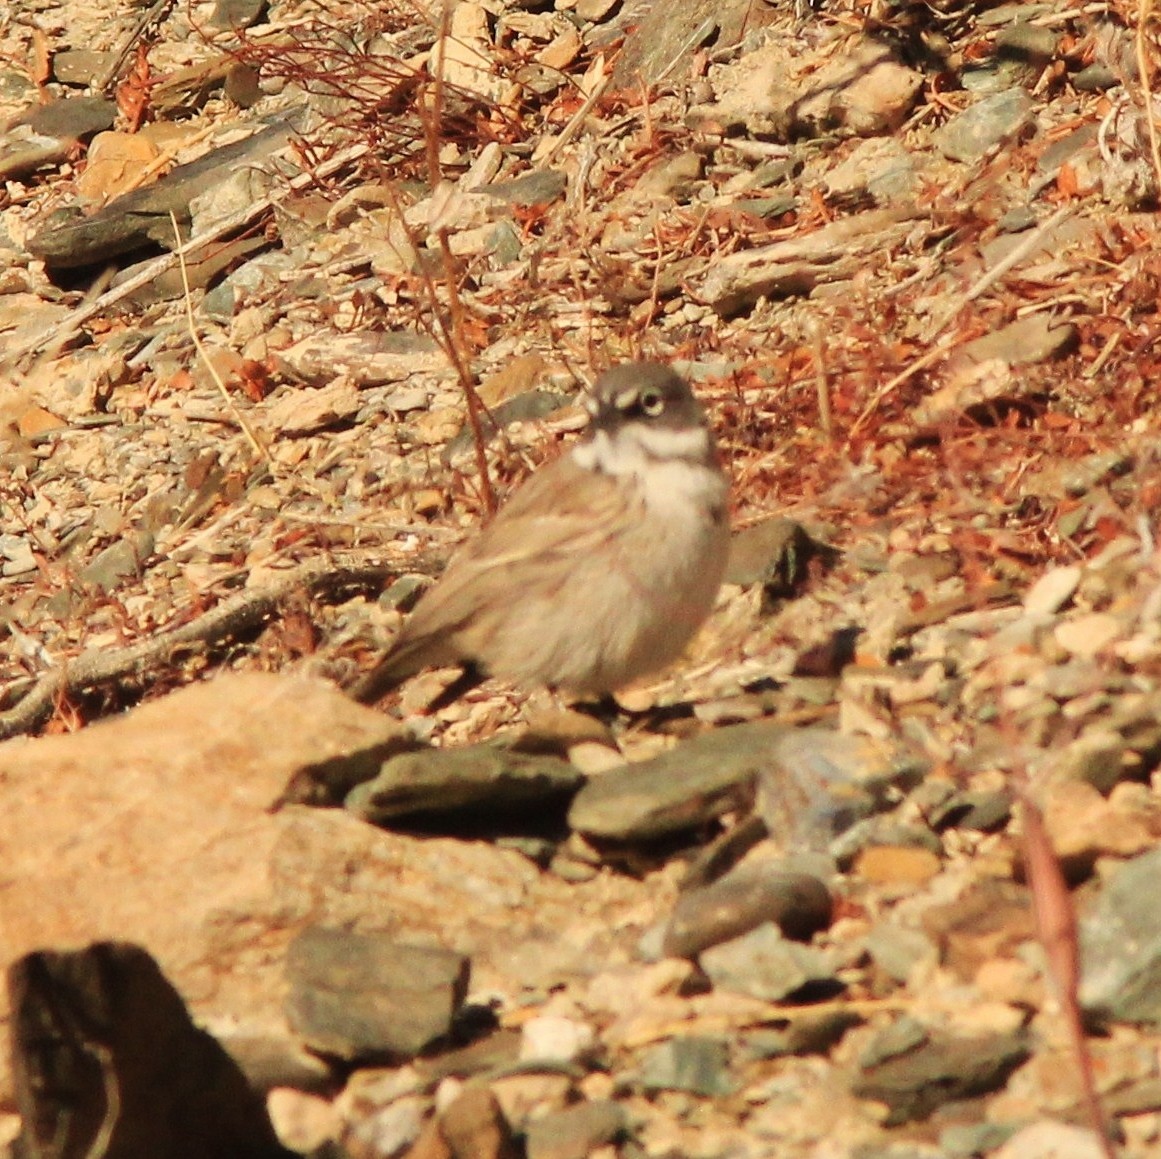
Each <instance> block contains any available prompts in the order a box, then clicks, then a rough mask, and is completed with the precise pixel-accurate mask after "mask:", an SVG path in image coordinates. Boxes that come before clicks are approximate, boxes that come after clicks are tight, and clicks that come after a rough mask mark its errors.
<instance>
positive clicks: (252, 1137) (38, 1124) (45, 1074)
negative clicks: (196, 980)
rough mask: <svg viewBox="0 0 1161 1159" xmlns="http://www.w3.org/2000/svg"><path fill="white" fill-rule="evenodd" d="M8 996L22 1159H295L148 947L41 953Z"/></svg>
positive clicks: (116, 945)
mask: <svg viewBox="0 0 1161 1159" xmlns="http://www.w3.org/2000/svg"><path fill="white" fill-rule="evenodd" d="M8 990H9V995H10V999H11V1005H12V1021H11V1036H12V1057H13V1064H14V1065H13V1069H14V1074H15V1083H16V1098H17V1105H18V1108H19V1110H20V1115H21V1119H22V1122H23V1131H22V1134H21V1136H20V1140H19V1147H20V1152H19V1153H20V1155H21V1156H22V1159H72V1157H77V1159H79V1157H81V1156H89V1155H97V1154H100V1155H102V1156H104V1157H105V1159H157V1157H158V1156H165V1157H166V1159H207V1157H209V1156H218V1155H222V1156H225V1155H231V1156H238V1157H239V1159H259V1157H262V1159H266V1157H270V1159H275V1157H286V1159H289V1156H290V1152H288V1151H286V1150H285V1149H284V1148H283V1147H282V1146H281V1145H280V1144H279V1143H278V1140H277V1138H276V1136H275V1134H274V1129H273V1127H272V1126H271V1124H270V1120H269V1118H268V1117H267V1114H266V1107H265V1104H264V1102H263V1099H262V1097H261V1095H259V1094H258V1093H256V1092H255V1091H254V1090H252V1089H251V1088H250V1086H249V1085H248V1084H247V1082H246V1079H245V1077H244V1076H243V1074H242V1072H241V1071H240V1070H239V1069H238V1066H237V1064H236V1063H235V1062H234V1061H233V1059H231V1058H230V1056H229V1055H228V1054H227V1053H226V1052H225V1051H224V1050H223V1049H222V1048H221V1046H220V1045H219V1044H218V1043H217V1042H216V1041H215V1040H214V1039H213V1037H211V1036H210V1035H209V1034H207V1033H206V1032H205V1031H204V1030H199V1029H198V1028H197V1027H196V1026H194V1024H193V1022H192V1020H191V1019H190V1016H189V1014H188V1013H187V1011H186V1008H185V1005H184V1004H183V1003H182V1000H181V998H180V997H179V995H178V993H177V991H176V990H175V989H174V988H173V987H172V986H171V985H170V983H169V982H168V981H167V980H166V978H165V976H164V975H163V974H162V973H161V970H160V969H159V968H158V966H157V963H156V962H155V961H154V960H153V959H152V958H151V957H150V956H149V954H147V953H146V952H145V950H143V949H141V948H140V947H138V946H133V945H130V944H128V943H123V942H97V943H94V944H92V945H90V946H88V947H87V948H86V949H83V950H75V951H67V952H66V951H53V950H43V951H38V952H36V953H33V954H28V955H26V956H25V957H23V958H20V959H19V960H17V961H16V962H14V963H13V965H12V966H11V967H10V968H9V970H8Z"/></svg>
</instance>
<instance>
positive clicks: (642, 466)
mask: <svg viewBox="0 0 1161 1159" xmlns="http://www.w3.org/2000/svg"><path fill="white" fill-rule="evenodd" d="M572 457H573V459H574V460H575V461H576V463H577V464H578V465H579V466H581V467H584V468H585V469H586V470H588V471H600V472H601V473H602V474H605V475H644V474H647V473H648V472H649V471H650V469H651V468H653V467H655V466H657V465H658V464H660V463H688V464H690V465H694V464H696V465H697V466H699V467H706V466H709V465H710V463H711V462H712V456H711V454H710V439H709V432H708V431H706V430H705V429H704V428H703V427H696V426H689V427H662V426H647V425H646V424H645V423H627V424H626V425H625V426H622V427H619V428H618V429H617V430H616V431H615V432H614V433H613V434H610V433H609V432H608V431H595V432H594V433H593V436H592V438H591V439H589V440H587V441H586V442H583V443H578V444H577V445H576V446H575V447H573V449H572Z"/></svg>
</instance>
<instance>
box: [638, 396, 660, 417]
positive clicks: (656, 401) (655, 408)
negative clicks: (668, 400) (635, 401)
mask: <svg viewBox="0 0 1161 1159" xmlns="http://www.w3.org/2000/svg"><path fill="white" fill-rule="evenodd" d="M664 409H665V396H664V395H663V394H662V393H661V391H659V390H646V391H643V392H642V394H641V410H642V411H643V412H644V413H645V414H647V415H649V416H650V417H654V416H656V415H659V414H660V413H661V412H662V411H663V410H664Z"/></svg>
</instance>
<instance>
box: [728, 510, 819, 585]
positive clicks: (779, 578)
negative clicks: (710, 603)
mask: <svg viewBox="0 0 1161 1159" xmlns="http://www.w3.org/2000/svg"><path fill="white" fill-rule="evenodd" d="M820 550H830V552H831V554H832V555H833V554H837V553H835V552H834V551H833V549H825V548H823V546H822V545H821V544H818V543H815V541H814V540H813V539H811V538H810V536H809V535H808V534H807V532H806V529H805V528H804V527H803V526H802V524H800V523H795V522H794V520H793V519H783V518H781V517H777V518H774V519H766V520H763V522H761V523H756V524H754V526H753V527H747V528H745V529H744V530H743V531H739V532H738V533H737V534H736V535H735V536H734V537H733V539H732V540H731V541H730V559H729V563H728V564H727V565H726V582H727V583H731V584H740V585H741V586H743V587H749V586H750V585H752V584H759V583H760V584H762V586H763V589H764V592H765V594H766V595H767V596H768V597H769V598H771V599H778V598H780V597H783V596H789V595H793V594H794V591H795V590H796V589H797V588H798V586H799V585H800V584H801V583H802V580H803V579H804V578H805V576H806V568H807V565H808V564H809V563H810V561H811V559H813V558H814V557H815V555H817V554H818V553H819V551H820Z"/></svg>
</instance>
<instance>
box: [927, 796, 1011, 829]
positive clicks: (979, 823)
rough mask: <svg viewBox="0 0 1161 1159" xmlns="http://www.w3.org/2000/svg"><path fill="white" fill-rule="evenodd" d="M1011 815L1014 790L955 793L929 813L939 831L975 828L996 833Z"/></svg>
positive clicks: (931, 820) (933, 825)
mask: <svg viewBox="0 0 1161 1159" xmlns="http://www.w3.org/2000/svg"><path fill="white" fill-rule="evenodd" d="M1011 816H1012V797H1011V794H1009V793H1005V792H1001V791H996V792H988V793H975V792H965V793H955V794H953V795H952V796H951V797H949V798H948V799H947V800H946V801H944V802H943V803H942V804H940V805H939V806H938V807H937V808H936V809H933V810H932V811H931V812H930V813H929V814H928V820H929V821H930V822H931V825H932V828H934V829H935V830H936V832H942V831H943V830H944V829H972V830H974V831H975V832H977V833H996V832H998V831H999V830H1001V829H1003V828H1004V826H1005V825H1007V823H1008V821H1009V820H1010V819H1011Z"/></svg>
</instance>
